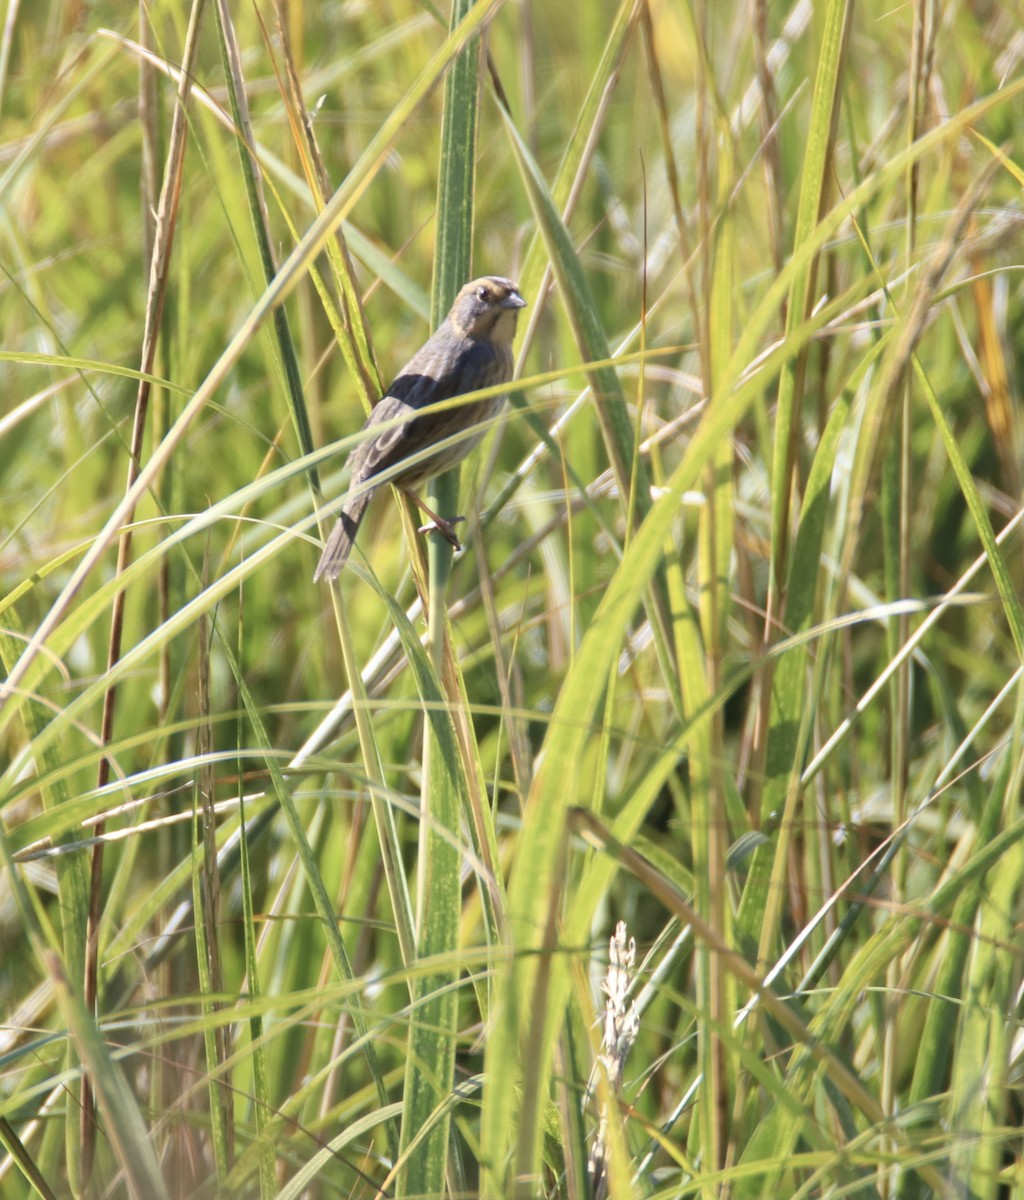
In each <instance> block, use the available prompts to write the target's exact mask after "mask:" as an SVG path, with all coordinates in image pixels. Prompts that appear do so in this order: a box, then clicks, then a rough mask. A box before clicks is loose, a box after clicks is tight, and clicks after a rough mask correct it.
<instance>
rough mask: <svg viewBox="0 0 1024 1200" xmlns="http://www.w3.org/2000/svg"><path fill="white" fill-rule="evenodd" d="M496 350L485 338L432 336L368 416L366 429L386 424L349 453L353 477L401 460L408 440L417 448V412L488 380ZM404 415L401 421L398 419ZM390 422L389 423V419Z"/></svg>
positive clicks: (358, 478)
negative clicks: (475, 340) (441, 337)
mask: <svg viewBox="0 0 1024 1200" xmlns="http://www.w3.org/2000/svg"><path fill="white" fill-rule="evenodd" d="M496 360H497V352H496V350H495V349H494V347H493V346H492V345H491V344H490V342H484V341H479V342H474V341H469V340H468V339H464V338H457V337H456V336H455V335H454V334H449V336H448V337H447V338H446V339H443V340H442V339H440V338H438V336H437V335H435V336H434V337H433V338H431V339H430V341H429V342H428V343H427V344H426V345H425V346H424V347H423V349H422V350H420V351H419V353H418V354H416V355H415V357H414V358H412V359H411V360H410V361H409V362H408V363H407V364H406V365H405V367H404V368H403V369H402V372H401V374H400V375H399V376H398V378H397V379H396V380H395V381H394V383H392V385H391V386H390V387H389V388H388V390H387V394H386V395H385V396H383V397H382V398H381V399H380V400H379V401H378V402H377V404H375V405H374V407H373V411H372V412H371V413H370V415H369V417H368V418H367V421H366V425H365V426H364V428H365V429H367V430H369V429H371V428H373V427H374V426H376V425H383V424H388V425H389V427H388V428H387V429H383V430H381V432H380V433H378V434H377V435H376V436H375V437H368V438H367V440H366V441H365V442H363V443H362V445H360V446H359V447H358V449H357V450H356V451H354V452H353V461H352V482H353V483H357V482H363V481H365V480H367V479H369V478H370V477H371V476H372V475H377V474H378V473H379V472H381V471H386V470H387V469H388V467H391V466H394V465H395V463H398V462H400V461H401V460H402V459H403V458H404V457H405V456H406V454H407V453H409V447H410V446H412V445H413V444H416V445H417V448H418V449H422V448H423V446H422V444H421V443H422V431H421V430H420V429H419V428H418V419H417V415H416V414H417V413H419V412H420V410H422V409H424V408H426V407H428V406H429V405H432V404H440V403H441V402H442V401H444V400H451V399H452V398H453V397H455V396H461V395H462V394H463V393H465V392H472V391H475V390H476V389H477V388H480V387H486V386H487V384H488V383H490V382H492V379H491V378H489V377H490V376H492V373H493V368H494V364H495V362H496ZM403 418H404V420H403ZM391 422H395V423H394V424H390V423H391Z"/></svg>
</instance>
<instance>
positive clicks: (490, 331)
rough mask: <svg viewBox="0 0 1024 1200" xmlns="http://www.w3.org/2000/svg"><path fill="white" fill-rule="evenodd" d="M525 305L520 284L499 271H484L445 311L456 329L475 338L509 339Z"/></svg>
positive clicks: (513, 335) (494, 340)
mask: <svg viewBox="0 0 1024 1200" xmlns="http://www.w3.org/2000/svg"><path fill="white" fill-rule="evenodd" d="M525 307H526V301H525V300H524V299H523V298H522V296H520V294H519V287H518V285H517V284H515V283H513V282H512V280H511V279H504V278H502V276H500V275H484V276H482V277H481V278H480V279H474V280H473V281H472V282H471V283H467V284H466V286H465V287H464V288H463V289H462V291H461V292H459V294H458V295H457V296H456V297H455V303H454V304H453V305H452V311H451V312H450V313H449V314H448V319H449V320H450V321H451V323H452V326H453V327H454V329H455V331H456V333H460V334H462V335H463V336H464V337H470V338H473V339H474V340H479V339H481V338H488V339H489V340H490V341H492V342H509V343H511V341H512V339H513V338H514V337H515V333H516V317H517V316H518V315H519V310H520V309H521V308H525Z"/></svg>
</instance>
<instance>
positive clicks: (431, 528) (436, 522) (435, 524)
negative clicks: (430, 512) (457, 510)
mask: <svg viewBox="0 0 1024 1200" xmlns="http://www.w3.org/2000/svg"><path fill="white" fill-rule="evenodd" d="M465 519H466V518H465V517H452V519H451V520H450V521H446V520H445V519H444V517H438V516H432V517H431V518H430V520H429V521H428V522H427V523H426V525H421V526H420V528H419V531H420V533H439V534H440V535H441V536H442V537H443V538H444V540H445V541H446V542H447V543H448V544H449V545H450V546H451V548H452V549H453V550H454V551H455V552H456V553H458V552H459V551H460V550H461V549H462V543H461V542H460V541H459V538H458V535H457V534H456V532H455V526H456V525H458V523H459V522H460V521H464V520H465Z"/></svg>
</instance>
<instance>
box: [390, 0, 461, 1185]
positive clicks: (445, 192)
mask: <svg viewBox="0 0 1024 1200" xmlns="http://www.w3.org/2000/svg"><path fill="white" fill-rule="evenodd" d="M473 5H474V0H455V3H453V4H452V9H451V29H452V30H455V29H456V28H457V27H458V25H459V23H460V22H462V21H463V20H464V19H465V18H466V17H468V15H469V14H470V12H471V11H472V9H473ZM479 60H480V47H479V43H478V42H476V41H475V40H474V41H470V42H468V43H467V44H466V45H465V46H464V47H463V48H462V49H461V50H460V52H459V53H458V55H456V57H455V58H454V60H453V61H452V64H451V66H450V68H449V70H448V73H447V75H446V77H445V88H444V104H443V108H442V114H441V161H440V169H439V173H438V190H437V239H436V246H435V259H434V264H435V265H434V282H433V296H432V303H431V326H432V327H433V328H437V326H438V325H439V324H440V322H441V320H442V319H443V316H444V314H445V313H446V312H447V311H448V309H449V308H450V307H451V305H452V303H453V301H454V299H455V296H456V294H457V293H458V291H459V288H460V287H461V286H462V285H463V283H465V281H466V280H467V279H469V278H470V275H471V256H472V255H471V251H472V239H473V184H474V179H475V171H476V139H477V132H476V131H477V109H478V106H479V90H480V89H479ZM458 489H459V472H458V471H457V470H456V471H449V472H447V473H446V474H444V475H441V476H439V477H437V478H435V479H434V480H433V482H432V483H431V485H430V503H431V506H432V507H433V508H434V511H435V512H441V513H445V512H447V513H450V512H454V510H455V505H456V504H457V503H458ZM451 559H452V551H451V547H450V546H449V545H448V544H447V543H446V542H445V540H444V539H443V538H442V537H441V536H440V534H437V533H435V534H434V535H433V536H432V537H431V538H430V543H429V549H428V594H427V603H426V610H427V620H428V629H429V636H430V659H431V666H432V672H433V675H434V678H435V681H436V684H437V686H438V688H439V690H440V689H443V683H442V682H441V681H442V680H443V678H444V662H445V658H446V646H447V642H448V629H447V626H448V616H447V603H446V600H445V595H446V591H447V586H448V577H449V574H450V571H451ZM442 694H444V693H443V692H442ZM448 699H449V700H450V701H451V703H452V704H453V705H458V704H459V703H460V700H461V697H460V696H459V695H458V694H457V693H454V692H453V693H449V694H448ZM439 724H442V725H443V726H444V735H443V737H439V736H438V734H439V733H441V730H440V729H438V725H439ZM450 733H451V734H453V733H454V730H453V729H452V728H451V722H450V719H449V718H448V717H447V715H446V714H445V713H443V712H441V713H437V714H436V715H434V716H433V717H432V718H430V719H428V720H427V722H426V729H425V731H424V743H423V786H422V792H421V802H420V809H421V814H422V816H421V822H420V831H419V858H418V866H417V893H416V939H417V944H416V951H417V956H418V957H420V958H424V957H437V958H442V957H443V956H445V955H453V954H454V953H455V951H456V950H457V947H458V940H459V916H460V893H461V884H460V878H459V875H460V862H459V855H458V852H457V851H456V850H455V848H454V846H453V844H452V841H450V840H449V838H448V837H446V836H445V834H450V835H451V836H452V837H457V835H458V832H459V826H460V821H461V818H462V808H463V805H462V803H461V800H460V793H461V792H464V790H465V787H464V785H463V786H460V780H459V775H460V774H461V770H462V768H461V764H460V762H459V759H458V754H457V751H456V753H455V754H454V755H453V754H452V751H455V750H456V744H455V740H454V738H453V739H452V741H451V742H450V743H449V745H448V748H447V751H448V752H447V753H446V752H445V741H446V740H447V735H449V734H450ZM457 977H458V976H457V972H455V971H454V970H451V969H450V970H448V971H441V972H438V973H437V974H431V975H430V976H428V977H426V978H424V979H422V980H418V981H417V984H416V988H415V995H416V997H417V998H418V999H419V1001H420V1003H418V1004H414V1007H413V1015H412V1018H411V1021H410V1027H409V1044H408V1053H407V1058H406V1076H405V1100H406V1103H405V1107H404V1110H403V1114H402V1149H403V1151H408V1161H407V1162H406V1164H405V1166H404V1167H403V1169H402V1170H401V1172H400V1173H399V1176H398V1185H397V1194H398V1195H399V1196H406V1195H440V1194H441V1192H442V1190H443V1188H444V1183H445V1176H446V1173H447V1168H448V1142H449V1136H450V1128H451V1117H450V1111H449V1109H448V1107H447V1106H446V1105H445V1104H444V1102H445V1100H446V1098H447V1096H448V1095H449V1094H450V1093H451V1091H452V1088H453V1085H454V1079H455V1037H456V1030H457V1026H458V1002H457V1001H458V997H457V993H456V992H455V990H454V988H453V986H452V985H453V984H454V983H455V981H456V979H457ZM438 1110H440V1113H439V1116H438V1117H437V1119H436V1120H432V1115H433V1114H434V1113H435V1112H437V1111H438ZM428 1122H429V1123H430V1131H429V1134H428V1136H427V1137H425V1138H422V1140H419V1141H418V1144H417V1139H419V1138H420V1136H421V1134H422V1131H423V1129H424V1128H425V1127H426V1125H427V1124H428Z"/></svg>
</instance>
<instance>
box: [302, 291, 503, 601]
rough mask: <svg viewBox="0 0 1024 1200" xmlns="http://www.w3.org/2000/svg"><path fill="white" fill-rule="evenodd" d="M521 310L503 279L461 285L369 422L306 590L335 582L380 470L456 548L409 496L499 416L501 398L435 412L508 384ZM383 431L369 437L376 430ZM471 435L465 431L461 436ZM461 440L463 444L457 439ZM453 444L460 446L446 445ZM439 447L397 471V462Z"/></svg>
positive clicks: (447, 527) (446, 530) (445, 524)
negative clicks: (441, 406)
mask: <svg viewBox="0 0 1024 1200" xmlns="http://www.w3.org/2000/svg"><path fill="white" fill-rule="evenodd" d="M525 307H526V301H525V300H524V299H523V298H522V296H521V295H520V294H519V287H518V285H517V284H515V283H513V282H512V280H511V279H506V278H505V277H504V276H502V275H484V276H482V277H481V278H480V279H474V280H472V281H471V282H469V283H467V284H466V285H465V286H464V287H463V288H462V290H461V291H460V292H459V294H458V295H457V296H456V297H455V303H454V304H453V305H452V307H451V311H450V312H449V313H448V316H447V317H445V319H444V321H442V323H441V324H440V326H438V328H437V329H436V330H435V332H434V333H433V334H432V335H431V336H430V338H429V340H428V341H427V342H425V343H424V345H423V346H422V347H421V348H420V349H419V350H418V351H417V352H416V354H414V355H413V357H412V358H411V359H409V361H408V362H407V363H406V364H405V366H404V367H403V368H402V369H401V371H400V372H399V373H398V376H397V378H396V379H395V381H394V382H393V383H392V384H391V386H390V387H389V388H388V389H387V391H386V392H385V393H384V395H383V396H382V397H381V399H380V400H378V402H377V403H376V404H375V405H374V406H373V409H372V411H371V412H370V415H369V416H368V417H367V418H366V421H365V423H364V425H363V431H364V432H365V433H366V434H367V437H366V438H364V440H362V441H361V442H360V443H359V445H358V446H356V448H355V449H354V450H353V451H352V453H351V454H350V455H349V457H348V462H347V464H346V465H347V466H348V467H350V468H351V471H352V475H351V479H350V481H349V486H348V492H347V493H346V495H345V499H344V501H343V503H342V506H341V513H340V515H339V517H338V520H337V522H336V523H335V526H334V528H333V529H332V530H331V534H330V536H329V537H328V539H327V542H326V544H325V545H324V549H323V553H322V554H321V555H320V561H319V563H317V568H316V571H315V572H314V573H313V582H314V583H315V582H316V581H317V580H320V579H332V580H333V579H337V578H338V576H339V575H340V574H341V572H342V570H343V569H344V566H345V563H346V562H347V561H348V556H349V554H350V552H351V550H352V544H353V542H354V541H355V536H356V533H357V532H358V530H359V524H360V522H361V521H362V519H363V514H364V513H365V512H366V508H367V505H368V504H369V503H370V500H371V499H372V497H373V495H374V492H376V490H377V488H378V487H379V486H380V484H375V483H374V480H375V479H376V477H377V476H378V475H380V474H381V473H382V472H383V471H387V470H388V469H390V468H394V467H398V468H399V470H397V472H396V473H394V474H392V475H391V476H390V477H389V478H388V480H387V482H388V483H392V484H394V486H395V487H397V488H399V489H400V490H401V491H403V492H404V493H405V494H406V495H408V496H409V498H410V499H411V500H412V501H413V502H414V503H415V504H416V505H418V507H419V508H421V509H422V510H423V511H424V512H425V513H426V514H427V516H428V517H429V518H430V524H429V525H427V526H425V527H424V529H425V530H426V529H431V528H435V529H437V531H438V532H439V533H441V534H442V535H443V536H444V537H445V538H446V539H447V540H448V541H449V542H450V543H451V544H452V546H453V547H454V548H455V549H459V540H458V538H457V537H456V536H455V530H454V525H455V523H456V522H457V521H458V520H461V518H454V519H452V520H445V519H444V518H442V517H439V516H438V515H437V514H436V513H434V512H432V511H431V510H430V509H429V508H428V507H427V506H426V505H425V504H424V503H423V501H422V500H421V499H420V498H419V497H418V496H417V495H416V494H415V493H414V492H413V491H412V489H413V488H415V487H418V486H419V485H420V484H423V483H426V481H427V480H428V479H432V478H433V476H435V475H440V474H441V473H442V472H443V471H447V470H449V469H450V468H452V467H454V466H455V465H456V464H457V463H459V462H461V461H462V459H463V458H465V456H466V455H467V454H468V453H469V451H470V450H472V449H473V447H474V446H475V445H476V444H477V442H479V441H480V439H481V438H482V437H483V435H484V433H485V432H486V430H487V422H488V421H489V420H490V419H491V418H492V417H494V416H497V414H498V413H499V412H500V411H501V410H502V408H503V407H504V404H505V401H506V399H507V396H506V395H504V394H498V395H493V396H487V397H485V398H483V399H481V400H476V401H471V402H470V403H468V404H462V405H457V406H456V405H452V406H450V407H446V408H444V409H442V410H441V411H436V410H435V409H434V406H435V405H437V404H440V403H441V402H442V401H445V400H452V399H453V398H454V397H456V396H464V395H466V394H467V393H469V392H475V391H479V390H481V389H483V388H490V387H497V386H498V385H499V384H503V383H508V381H509V380H510V379H511V378H512V371H513V368H514V366H515V363H514V359H513V357H512V341H513V339H514V337H515V333H516V320H517V318H518V316H519V311H520V309H523V308H525ZM381 426H383V428H381V429H380V432H376V433H375V432H373V431H374V430H377V429H378V428H379V427H381ZM467 431H469V432H467ZM460 433H465V434H466V436H465V437H461V438H458V437H457V435H458V434H460ZM452 438H457V440H449V439H452ZM432 446H436V447H437V450H436V453H433V454H429V453H428V454H423V457H421V458H419V459H418V460H417V461H415V462H410V463H409V464H408V466H406V467H405V468H404V469H403V468H402V463H404V462H405V460H406V459H410V458H412V457H413V456H414V455H420V454H422V453H423V452H424V451H429V449H430V448H431V447H432Z"/></svg>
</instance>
